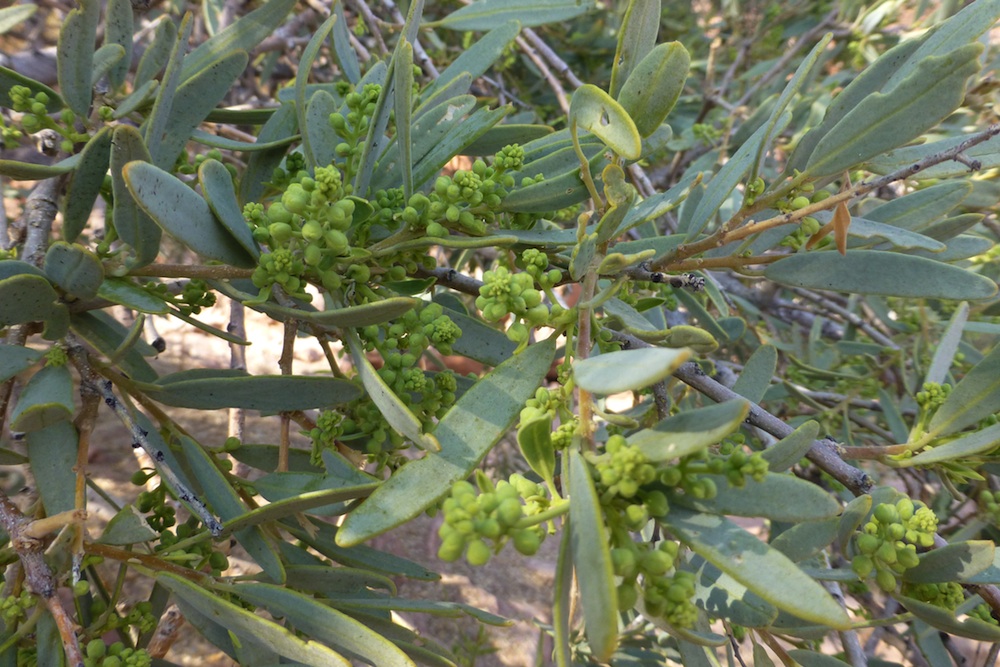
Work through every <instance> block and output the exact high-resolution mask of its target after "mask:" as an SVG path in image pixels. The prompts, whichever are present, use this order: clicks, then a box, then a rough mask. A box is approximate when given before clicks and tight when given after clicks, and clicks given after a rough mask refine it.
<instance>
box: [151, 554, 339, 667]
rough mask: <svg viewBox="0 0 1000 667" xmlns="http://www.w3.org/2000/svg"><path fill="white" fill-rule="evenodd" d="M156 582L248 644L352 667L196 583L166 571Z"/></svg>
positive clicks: (316, 665)
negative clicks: (263, 645)
mask: <svg viewBox="0 0 1000 667" xmlns="http://www.w3.org/2000/svg"><path fill="white" fill-rule="evenodd" d="M156 580H157V582H159V583H160V584H161V585H162V586H165V587H166V588H168V589H169V590H170V591H171V592H172V593H173V594H174V595H176V596H178V597H179V598H181V599H182V600H183V601H184V602H186V603H187V604H189V605H191V606H192V607H193V608H194V609H196V610H197V611H198V612H199V613H201V614H203V615H204V616H206V617H207V618H208V619H210V620H213V621H215V622H216V623H218V624H220V625H222V626H223V627H225V628H227V629H228V630H229V631H230V633H232V634H233V635H235V636H236V637H238V638H240V639H242V640H244V641H247V642H262V643H264V644H265V645H267V646H270V647H271V648H272V649H273V650H274V651H275V652H277V653H278V654H280V655H283V656H285V657H286V658H290V659H292V660H295V661H297V662H299V663H302V664H305V665H309V666H310V667H351V663H350V662H349V661H348V660H346V659H345V658H344V657H343V656H342V655H340V654H339V653H337V652H335V651H334V650H332V649H330V648H328V647H326V646H323V645H322V644H319V643H317V642H315V641H311V640H304V639H300V638H299V637H297V636H296V635H295V634H294V633H293V632H292V631H291V630H289V629H287V628H284V627H282V626H280V625H278V624H277V623H275V622H274V621H269V620H267V619H265V618H262V617H260V616H257V615H256V614H254V613H253V612H251V611H247V610H246V609H244V608H243V607H241V606H239V605H236V604H233V603H232V602H227V601H226V600H223V599H222V598H221V597H219V596H217V595H214V594H213V593H212V592H211V591H209V590H207V589H206V588H204V587H203V586H199V585H198V584H196V583H194V582H192V581H189V580H187V579H184V578H182V577H179V576H177V575H175V574H169V573H166V572H161V573H159V574H157V575H156Z"/></svg>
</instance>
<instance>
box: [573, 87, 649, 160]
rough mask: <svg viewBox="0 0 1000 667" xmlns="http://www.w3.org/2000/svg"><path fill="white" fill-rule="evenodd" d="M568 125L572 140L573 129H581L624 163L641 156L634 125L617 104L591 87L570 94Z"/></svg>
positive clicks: (598, 89)
mask: <svg viewBox="0 0 1000 667" xmlns="http://www.w3.org/2000/svg"><path fill="white" fill-rule="evenodd" d="M569 123H570V131H571V132H573V133H574V135H573V136H574V137H575V136H576V134H575V132H576V129H575V128H577V127H581V128H583V129H584V130H587V131H588V132H590V133H591V134H593V135H594V136H596V137H597V138H598V139H600V140H601V141H603V142H604V143H605V144H606V145H607V146H608V148H610V149H611V150H613V151H614V152H616V153H618V154H619V155H621V156H622V157H624V158H625V159H627V160H636V159H638V158H639V156H640V155H642V140H641V138H640V135H639V130H638V129H637V128H636V125H635V121H633V120H632V117H631V116H630V115H629V114H628V112H627V111H626V110H625V108H624V107H623V106H622V105H621V104H619V103H618V102H616V101H615V99H614V98H613V97H611V96H610V95H608V94H607V93H606V92H604V91H603V90H601V89H600V88H598V87H597V86H595V85H592V84H589V83H585V84H583V85H582V86H580V87H579V88H577V89H576V92H574V93H573V98H572V100H570V105H569Z"/></svg>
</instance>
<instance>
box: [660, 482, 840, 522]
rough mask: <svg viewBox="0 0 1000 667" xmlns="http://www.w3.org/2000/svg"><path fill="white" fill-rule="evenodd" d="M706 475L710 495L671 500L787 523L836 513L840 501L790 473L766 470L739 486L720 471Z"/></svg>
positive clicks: (819, 518)
mask: <svg viewBox="0 0 1000 667" xmlns="http://www.w3.org/2000/svg"><path fill="white" fill-rule="evenodd" d="M707 477H708V478H710V479H713V480H714V481H715V485H716V487H717V489H718V491H717V493H716V495H715V497H714V498H709V499H694V498H691V497H690V496H686V495H677V496H676V497H675V498H673V499H672V504H677V503H680V504H682V505H685V506H689V507H692V508H694V509H697V510H699V511H702V512H712V513H715V514H726V515H731V516H761V517H766V518H768V519H771V520H772V521H785V522H789V523H795V522H799V521H819V520H821V519H828V518H830V517H833V516H836V515H838V514H840V504H839V503H838V502H837V501H836V500H835V499H834V498H833V497H832V496H831V495H830V494H829V493H827V492H826V491H824V490H823V489H821V488H819V487H818V486H816V485H815V484H812V483H811V482H806V481H805V480H801V479H799V478H798V477H794V476H792V475H781V474H776V473H768V474H767V475H766V476H765V477H764V479H763V480H761V481H759V482H758V481H755V480H752V479H747V480H746V481H745V482H744V484H743V486H742V487H737V486H733V485H732V484H730V483H728V482H727V481H726V478H725V476H724V475H708V476H707ZM668 497H669V496H668Z"/></svg>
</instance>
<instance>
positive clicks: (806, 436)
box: [762, 419, 819, 472]
mask: <svg viewBox="0 0 1000 667" xmlns="http://www.w3.org/2000/svg"><path fill="white" fill-rule="evenodd" d="M817 435H819V423H818V422H815V421H813V420H811V419H810V420H809V421H807V422H806V423H804V424H802V425H801V426H799V427H798V428H797V429H795V430H794V431H792V432H791V433H789V434H788V435H786V436H785V437H784V438H782V439H781V440H779V441H778V442H776V443H774V444H773V445H772V446H770V447H768V448H767V449H765V450H764V453H763V454H762V456H763V457H764V460H765V461H767V464H768V469H769V470H771V471H772V472H784V471H785V470H788V469H789V468H791V467H792V466H793V465H795V464H796V463H798V462H799V461H801V460H802V457H803V456H805V455H806V452H808V451H809V449H810V448H811V447H812V445H813V442H814V441H815V440H816V436H817Z"/></svg>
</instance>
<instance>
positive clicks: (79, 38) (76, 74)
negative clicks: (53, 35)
mask: <svg viewBox="0 0 1000 667" xmlns="http://www.w3.org/2000/svg"><path fill="white" fill-rule="evenodd" d="M100 15H101V5H100V2H98V0H83V1H82V2H80V7H79V8H78V9H74V10H72V11H71V12H70V13H69V14H68V15H67V16H66V19H65V21H63V24H62V28H61V29H60V30H59V48H58V49H56V68H57V70H58V76H59V90H61V91H62V94H63V99H64V100H66V105H67V106H68V107H69V108H70V109H72V110H73V112H74V113H76V115H78V116H86V115H87V111H88V109H89V108H90V100H91V96H92V92H93V91H92V86H91V80H90V77H91V72H92V70H93V61H94V46H95V42H96V41H97V23H98V20H99V19H100Z"/></svg>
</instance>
